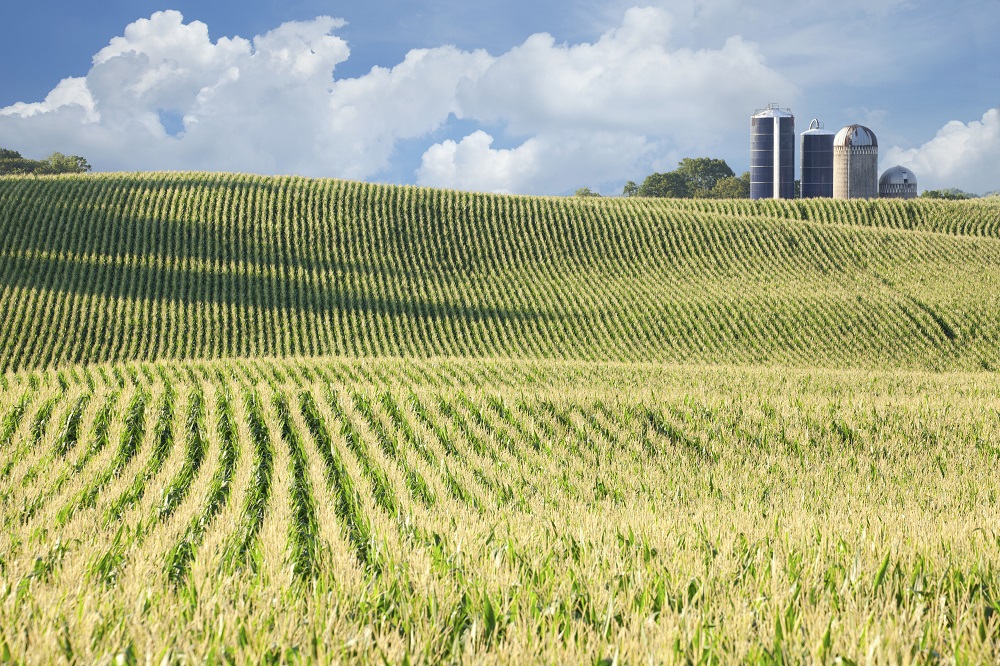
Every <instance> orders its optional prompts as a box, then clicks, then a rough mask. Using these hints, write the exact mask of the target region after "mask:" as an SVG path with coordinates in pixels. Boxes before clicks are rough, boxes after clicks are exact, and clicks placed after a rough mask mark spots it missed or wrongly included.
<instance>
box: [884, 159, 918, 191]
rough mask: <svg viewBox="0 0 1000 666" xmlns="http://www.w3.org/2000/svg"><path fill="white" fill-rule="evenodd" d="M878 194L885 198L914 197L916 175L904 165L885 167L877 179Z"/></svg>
mask: <svg viewBox="0 0 1000 666" xmlns="http://www.w3.org/2000/svg"><path fill="white" fill-rule="evenodd" d="M878 195H879V196H880V197H883V198H886V199H914V198H916V196H917V177H916V176H915V175H914V174H913V172H912V171H910V170H909V169H907V168H906V167H901V166H894V167H892V168H891V169H886V170H885V172H884V173H883V174H882V176H881V177H880V178H879V179H878Z"/></svg>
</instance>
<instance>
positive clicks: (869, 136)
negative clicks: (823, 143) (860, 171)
mask: <svg viewBox="0 0 1000 666" xmlns="http://www.w3.org/2000/svg"><path fill="white" fill-rule="evenodd" d="M833 145H834V147H838V148H848V147H853V146H872V147H873V148H878V139H877V138H875V132H873V131H871V130H870V129H868V128H867V127H865V126H864V125H848V126H847V127H845V128H844V129H842V130H840V131H839V132H837V136H835V137H833Z"/></svg>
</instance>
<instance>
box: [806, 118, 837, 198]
mask: <svg viewBox="0 0 1000 666" xmlns="http://www.w3.org/2000/svg"><path fill="white" fill-rule="evenodd" d="M834 136H835V133H834V132H830V131H828V130H825V129H823V125H822V123H820V122H819V121H818V120H813V121H812V122H811V123H809V129H808V130H806V131H805V132H803V133H802V190H801V194H800V196H801V197H802V198H803V199H811V198H813V197H825V198H827V199H829V198H832V197H833V138H834Z"/></svg>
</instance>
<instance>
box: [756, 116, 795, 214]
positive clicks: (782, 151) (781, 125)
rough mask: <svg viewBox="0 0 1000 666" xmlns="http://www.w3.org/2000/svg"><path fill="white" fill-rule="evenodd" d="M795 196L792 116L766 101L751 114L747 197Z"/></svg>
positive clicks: (779, 197) (791, 197)
mask: <svg viewBox="0 0 1000 666" xmlns="http://www.w3.org/2000/svg"><path fill="white" fill-rule="evenodd" d="M794 197H795V116H793V115H792V112H791V111H790V110H788V109H779V108H778V105H777V104H768V106H767V108H766V109H761V110H759V111H757V112H756V113H755V114H754V115H753V116H752V117H751V118H750V198H751V199H771V198H774V199H793V198H794Z"/></svg>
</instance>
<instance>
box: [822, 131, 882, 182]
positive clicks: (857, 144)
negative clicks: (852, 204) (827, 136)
mask: <svg viewBox="0 0 1000 666" xmlns="http://www.w3.org/2000/svg"><path fill="white" fill-rule="evenodd" d="M877 196H878V139H877V138H876V137H875V132H872V131H871V130H870V129H868V128H867V127H865V126H864V125H848V126H847V127H845V128H844V129H842V130H840V131H839V132H837V136H835V137H834V138H833V198H834V199H874V198H875V197H877Z"/></svg>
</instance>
